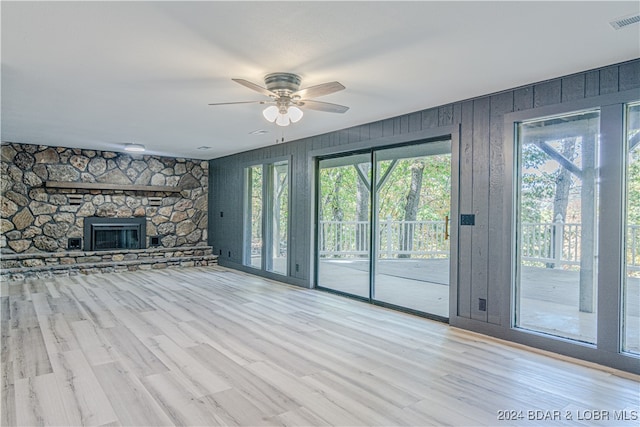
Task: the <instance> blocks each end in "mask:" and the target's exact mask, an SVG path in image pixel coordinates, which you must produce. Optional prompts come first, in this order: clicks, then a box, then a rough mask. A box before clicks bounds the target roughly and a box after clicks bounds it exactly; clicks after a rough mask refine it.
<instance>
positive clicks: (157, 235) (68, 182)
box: [0, 143, 209, 255]
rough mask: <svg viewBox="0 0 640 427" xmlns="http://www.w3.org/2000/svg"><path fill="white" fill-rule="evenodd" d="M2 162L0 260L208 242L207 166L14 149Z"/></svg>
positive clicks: (5, 147)
mask: <svg viewBox="0 0 640 427" xmlns="http://www.w3.org/2000/svg"><path fill="white" fill-rule="evenodd" d="M1 158H2V163H1V165H2V170H1V179H0V193H1V194H0V195H1V197H0V229H1V235H0V250H1V252H2V253H3V254H7V255H8V254H26V253H37V252H49V253H51V252H60V251H68V250H78V249H82V250H103V251H106V250H108V249H107V247H108V246H116V247H121V246H122V247H127V248H129V247H132V246H134V245H136V244H137V245H139V249H144V248H150V247H157V248H160V249H162V248H174V247H183V246H204V245H206V244H207V192H208V173H209V170H208V162H206V161H202V160H196V159H182V158H172V157H160V156H151V155H137V154H136V155H131V154H128V153H116V152H111V151H96V150H85V149H78V148H64V147H48V146H43V145H32V144H13V143H2V145H1ZM95 218H100V219H99V220H98V219H95ZM107 223H111V224H112V225H111V226H112V227H115V228H114V230H111V231H109V230H108V229H107V228H104V224H107ZM92 224H94V225H95V224H101V225H100V226H98V227H97V228H96V229H95V230H94V231H93V232H91V231H89V235H88V234H87V231H86V230H87V226H88V227H89V228H88V229H89V230H91V228H90V227H91V225H92ZM126 224H129V225H130V226H129V225H126ZM133 224H139V225H135V226H133ZM142 224H144V225H142ZM116 229H118V231H116ZM91 233H94V234H91ZM94 236H95V237H94ZM96 238H98V239H100V240H101V243H98V245H95V244H94V243H93V242H94V241H95V239H96ZM72 239H73V242H71V240H72ZM136 242H137V243H136ZM72 243H73V244H72ZM116 250H117V249H116ZM131 250H134V249H131Z"/></svg>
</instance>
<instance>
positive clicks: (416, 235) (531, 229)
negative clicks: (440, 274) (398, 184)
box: [318, 218, 640, 270]
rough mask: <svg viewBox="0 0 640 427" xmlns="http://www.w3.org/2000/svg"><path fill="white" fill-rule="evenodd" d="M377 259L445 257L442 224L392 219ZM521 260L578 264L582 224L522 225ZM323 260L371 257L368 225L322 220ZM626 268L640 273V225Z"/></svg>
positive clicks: (632, 231)
mask: <svg viewBox="0 0 640 427" xmlns="http://www.w3.org/2000/svg"><path fill="white" fill-rule="evenodd" d="M378 230H379V231H378V232H379V235H378V248H377V251H378V254H377V255H378V257H379V258H384V259H393V258H403V257H412V258H447V257H448V256H449V241H448V240H445V222H444V221H393V220H391V218H387V219H385V220H383V221H380V223H379V226H378ZM521 233H522V239H521V241H522V245H521V248H520V251H521V255H522V259H523V260H525V261H530V262H538V263H543V264H546V265H547V266H549V267H555V268H561V267H563V266H565V265H569V266H570V265H580V233H581V224H579V223H565V222H563V221H562V220H561V219H560V218H558V219H556V221H555V222H540V223H523V224H522V227H521ZM318 238H319V243H320V246H319V247H320V256H321V257H322V258H350V257H356V258H357V257H366V256H368V254H369V222H368V221H320V227H319V235H318ZM627 267H628V268H629V269H631V270H640V225H629V226H628V227H627Z"/></svg>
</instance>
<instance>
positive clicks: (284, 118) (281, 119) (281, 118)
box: [276, 113, 291, 126]
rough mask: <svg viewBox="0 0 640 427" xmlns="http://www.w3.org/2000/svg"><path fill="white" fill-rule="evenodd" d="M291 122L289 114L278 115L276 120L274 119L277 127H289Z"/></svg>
mask: <svg viewBox="0 0 640 427" xmlns="http://www.w3.org/2000/svg"><path fill="white" fill-rule="evenodd" d="M290 122H291V120H290V118H289V114H288V113H287V114H278V118H277V119H276V124H277V125H278V126H289V123H290Z"/></svg>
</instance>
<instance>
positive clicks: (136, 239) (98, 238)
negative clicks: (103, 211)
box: [84, 217, 146, 251]
mask: <svg viewBox="0 0 640 427" xmlns="http://www.w3.org/2000/svg"><path fill="white" fill-rule="evenodd" d="M84 241H85V250H90V251H105V250H111V249H143V248H145V247H146V245H145V241H146V219H145V218H98V217H91V218H85V223H84Z"/></svg>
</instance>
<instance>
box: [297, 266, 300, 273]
mask: <svg viewBox="0 0 640 427" xmlns="http://www.w3.org/2000/svg"><path fill="white" fill-rule="evenodd" d="M298 271H300V264H296V272H298Z"/></svg>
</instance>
